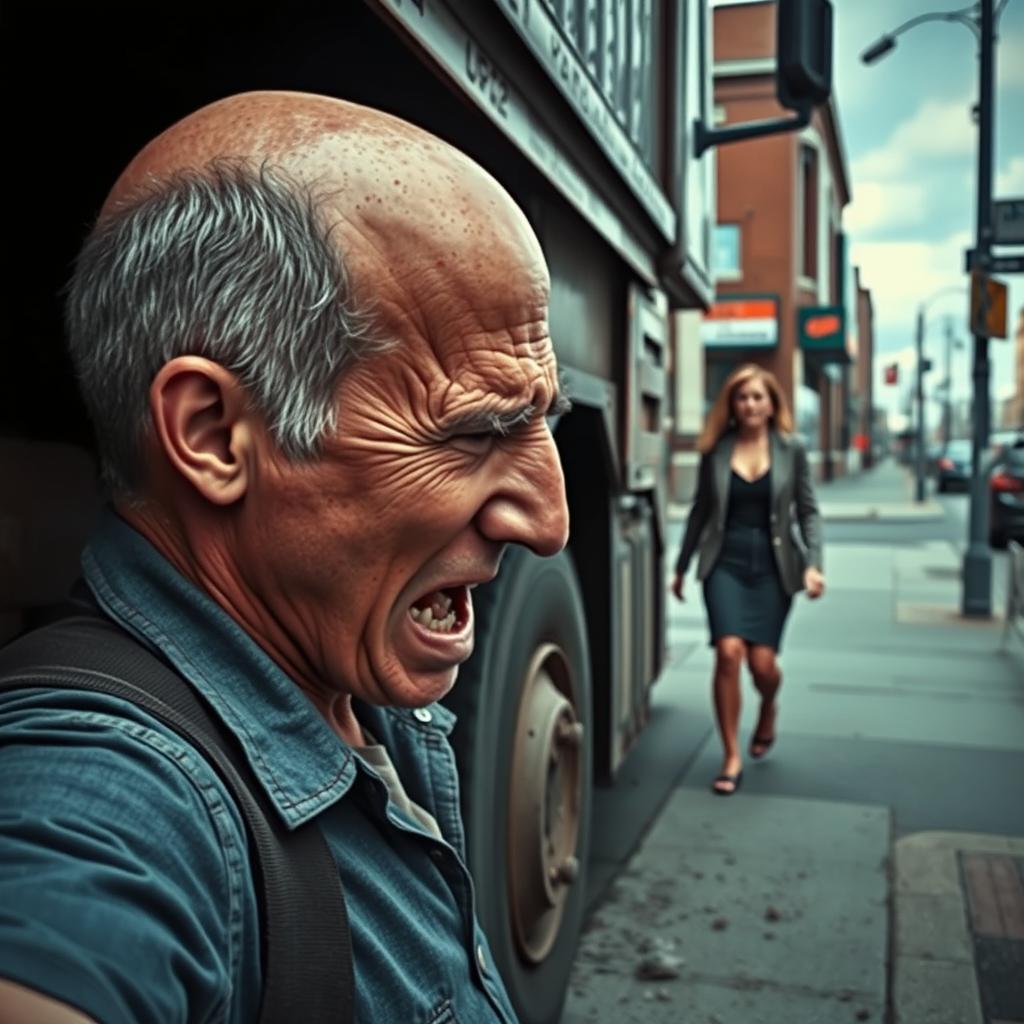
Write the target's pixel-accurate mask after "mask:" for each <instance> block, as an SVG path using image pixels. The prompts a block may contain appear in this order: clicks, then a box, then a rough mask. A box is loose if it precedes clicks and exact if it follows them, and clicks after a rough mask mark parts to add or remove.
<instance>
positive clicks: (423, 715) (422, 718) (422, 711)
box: [412, 708, 434, 725]
mask: <svg viewBox="0 0 1024 1024" xmlns="http://www.w3.org/2000/svg"><path fill="white" fill-rule="evenodd" d="M412 717H413V718H415V719H416V721H417V722H422V723H423V724H424V725H426V724H427V722H432V721H433V720H434V716H433V715H432V714H431V713H430V712H429V711H428V710H427V709H426V708H417V709H416V710H415V711H414V712H413V713H412Z"/></svg>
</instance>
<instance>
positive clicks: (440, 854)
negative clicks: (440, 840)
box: [430, 846, 444, 864]
mask: <svg viewBox="0 0 1024 1024" xmlns="http://www.w3.org/2000/svg"><path fill="white" fill-rule="evenodd" d="M430 859H431V860H432V861H433V862H434V863H435V864H440V863H441V862H442V861H443V860H444V850H442V849H441V848H440V847H438V846H434V847H431V850H430Z"/></svg>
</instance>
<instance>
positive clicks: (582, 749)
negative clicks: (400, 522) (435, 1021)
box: [445, 548, 593, 1024]
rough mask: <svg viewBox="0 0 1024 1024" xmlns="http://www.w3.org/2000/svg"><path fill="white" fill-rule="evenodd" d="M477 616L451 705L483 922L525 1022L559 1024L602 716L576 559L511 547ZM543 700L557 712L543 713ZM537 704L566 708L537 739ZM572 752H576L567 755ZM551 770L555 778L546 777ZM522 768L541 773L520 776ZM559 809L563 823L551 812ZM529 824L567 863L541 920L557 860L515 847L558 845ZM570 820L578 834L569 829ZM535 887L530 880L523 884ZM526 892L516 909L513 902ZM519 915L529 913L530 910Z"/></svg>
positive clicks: (581, 892) (580, 903)
mask: <svg viewBox="0 0 1024 1024" xmlns="http://www.w3.org/2000/svg"><path fill="white" fill-rule="evenodd" d="M473 607H474V613H475V616H476V649H475V651H474V654H473V657H472V658H471V659H470V660H469V661H468V662H467V663H466V664H465V665H464V666H463V667H462V669H461V671H460V673H459V678H458V681H457V682H456V685H455V689H454V690H453V691H452V693H451V694H450V695H449V696H448V697H447V698H446V700H445V703H446V704H447V705H448V706H449V707H450V708H451V709H452V710H453V711H454V712H455V713H456V714H457V715H458V716H459V723H458V725H457V726H456V728H455V731H454V732H453V734H452V743H453V745H454V747H455V753H456V757H457V758H458V762H459V774H460V776H461V778H462V809H463V815H464V818H465V824H466V834H467V847H468V858H469V866H470V870H471V871H472V873H473V878H474V882H475V884H476V897H477V912H478V914H479V917H480V923H481V925H482V926H483V929H484V932H485V933H486V935H487V938H488V941H489V942H490V944H491V949H492V952H493V954H494V957H495V960H496V961H497V965H498V969H499V970H500V972H501V975H502V978H503V979H504V981H505V986H506V988H507V990H508V993H509V996H510V998H511V1000H512V1003H513V1005H514V1006H515V1008H516V1012H517V1013H518V1015H519V1017H520V1020H521V1021H522V1022H523V1024H556V1022H557V1021H558V1019H559V1017H560V1015H561V1010H562V1006H563V1003H564V1001H565V995H566V991H567V987H568V982H569V974H570V971H571V969H572V965H573V961H574V959H575V955H576V950H577V945H578V942H579V935H580V930H581V927H582V921H583V911H584V904H585V895H586V892H585V890H586V864H587V854H588V849H589V841H590V805H591V786H592V774H593V772H592V760H593V753H592V744H593V739H592V732H593V729H592V724H593V718H592V710H591V695H590V657H589V652H588V649H587V630H586V621H585V618H584V611H583V598H582V595H581V593H580V587H579V583H578V581H577V578H576V573H575V570H574V569H573V566H572V561H571V559H570V558H569V556H568V555H567V554H566V553H564V552H563V553H561V554H559V555H556V556H554V557H553V558H546V559H541V558H538V557H537V556H535V555H533V554H531V553H530V552H529V551H526V550H525V549H522V548H513V549H510V550H509V551H508V552H507V553H506V555H505V558H504V561H503V563H502V567H501V572H500V573H499V575H498V577H497V579H495V580H494V582H492V583H490V584H488V585H487V586H486V587H481V588H479V589H477V590H475V591H474V593H473ZM538 658H540V659H541V660H540V661H539V662H538V660H537V659H538ZM538 664H539V665H541V666H542V668H541V670H539V671H531V666H533V667H536V666H537V665H538ZM531 680H532V682H531ZM551 682H553V683H554V688H552V686H551V685H550V683H551ZM555 691H557V693H556V692H555ZM563 698H564V701H563ZM541 700H547V701H549V702H550V701H555V703H553V704H550V703H549V704H542V705H538V702H539V701H541ZM566 704H567V705H571V706H572V709H573V712H574V715H575V718H576V719H577V720H578V722H579V725H580V726H582V729H580V728H578V727H577V726H576V725H570V724H569V717H568V715H569V713H568V712H567V711H566V710H565V707H564V706H563V705H566ZM538 706H540V707H543V708H548V707H551V708H560V709H561V710H560V712H559V714H560V715H561V717H559V718H558V723H557V724H558V729H556V730H554V731H549V730H548V729H547V727H546V726H541V727H540V728H538V729H535V730H534V732H529V730H523V731H521V730H520V729H519V728H518V722H519V720H520V716H521V715H523V716H524V721H525V720H526V719H529V720H530V721H531V722H532V721H533V717H532V714H533V713H534V712H535V710H536V709H537V708H538ZM540 720H541V719H538V721H540ZM548 720H549V719H548V718H545V719H543V721H545V722H546V721H548ZM535 732H539V733H540V734H541V735H542V736H543V735H548V736H549V737H550V736H553V735H555V734H556V733H557V735H558V737H559V739H558V740H557V741H556V742H555V743H554V744H553V745H550V746H543V747H542V748H538V747H537V746H536V744H537V743H539V742H541V741H538V740H536V739H532V740H528V739H526V738H525V737H526V735H527V733H529V735H530V736H533V735H534V733H535ZM569 733H571V734H572V735H571V736H569V735H568V734H569ZM517 743H518V745H519V756H520V758H521V759H522V758H528V759H529V760H528V761H525V762H524V761H523V760H520V766H519V770H518V771H517V772H515V773H513V770H512V766H513V760H514V758H515V757H516V754H517V750H516V747H517ZM567 746H568V747H569V748H571V749H569V750H566V747H567ZM538 749H543V751H545V756H544V758H538V757H536V756H534V755H535V752H536V751H537V750H538ZM549 754H550V756H551V760H550V762H548V761H547V757H548V755H549ZM559 761H561V763H559V764H558V766H556V767H552V766H553V765H555V764H556V762H559ZM544 763H547V767H546V768H541V769H540V770H537V769H536V766H537V765H542V764H544ZM524 764H527V765H529V766H530V767H532V768H534V770H533V771H530V770H527V771H526V772H524V771H522V768H523V766H524ZM563 764H564V765H565V767H563V766H562V765H563ZM541 776H542V777H543V779H544V780H545V781H544V782H543V792H544V793H545V794H546V799H545V800H544V801H543V803H542V806H540V807H537V808H536V810H537V812H538V813H537V815H536V817H535V816H534V815H519V816H518V817H517V822H519V823H518V824H512V823H511V818H512V808H513V807H516V806H520V807H522V806H530V807H534V806H535V805H534V804H533V803H529V802H528V803H527V804H526V805H524V804H523V800H524V799H526V800H528V801H529V800H531V799H532V795H533V794H536V792H537V791H538V785H537V780H538V779H539V778H540V777H541ZM524 778H528V779H532V780H533V785H529V784H528V783H526V782H523V781H522V780H523V779H524ZM553 780H554V781H553ZM513 783H515V784H516V786H517V789H516V790H515V796H514V795H513V788H512V785H513ZM566 792H574V793H576V794H577V799H576V800H575V801H573V800H565V799H560V800H558V801H557V802H556V804H552V803H551V799H552V794H554V795H556V796H557V795H560V794H564V793H566ZM553 807H554V808H555V813H554V814H552V813H550V812H551V811H552V808H553ZM565 815H569V816H570V817H565ZM524 818H526V819H529V821H530V822H536V821H543V823H544V827H543V828H542V829H541V830H540V831H541V833H543V834H544V835H547V834H548V833H547V826H548V825H549V824H550V822H551V820H552V819H554V820H555V827H554V828H553V829H552V830H551V833H552V834H553V835H555V837H556V840H557V842H556V844H555V845H557V846H559V847H560V850H561V852H560V853H558V854H557V858H558V864H559V865H563V866H564V867H563V869H562V871H561V873H560V880H559V881H558V882H557V883H556V882H554V881H552V882H551V887H552V888H555V887H556V886H557V888H556V892H557V897H558V898H557V901H556V903H555V904H553V905H552V909H550V910H548V911H546V912H545V913H544V914H543V915H539V916H536V917H535V916H533V914H532V910H531V911H530V912H525V911H524V910H523V909H522V908H523V907H524V905H525V904H530V906H531V907H532V906H533V904H534V903H535V902H536V901H537V900H539V899H540V897H541V895H542V894H543V892H544V889H545V887H544V886H541V885H539V884H536V880H537V879H538V878H541V877H543V876H544V875H547V874H548V870H547V866H548V864H549V862H548V861H547V860H546V859H545V856H544V855H540V856H537V857H532V856H526V857H523V856H515V855H513V854H512V852H511V848H512V846H513V844H515V846H516V849H517V850H519V851H522V850H524V849H525V850H527V851H531V850H533V849H537V850H540V849H541V848H542V847H545V846H550V845H551V844H545V843H544V842H538V843H526V844H525V845H524V844H523V843H522V841H521V840H522V836H523V835H524V832H523V829H524V827H525V826H524V825H523V824H522V819H524ZM566 821H568V822H571V824H570V825H569V826H568V827H565V828H563V827H562V824H563V823H564V822H566ZM570 833H572V835H570ZM530 834H531V835H533V834H534V833H530ZM568 846H574V850H573V852H572V855H573V856H574V857H575V861H576V863H575V865H573V864H572V863H571V862H570V860H571V859H570V858H565V857H563V854H564V853H565V851H566V849H567V847H568ZM551 863H552V864H553V863H554V861H552V862H551ZM541 869H544V870H543V872H541ZM574 872H575V880H572V879H571V877H570V876H571V875H573V873H574ZM548 877H550V875H548ZM527 878H528V879H532V882H530V883H528V882H526V881H524V879H527ZM517 886H518V891H519V892H520V894H521V895H520V897H519V899H518V901H517V900H516V899H515V898H514V897H513V891H514V890H515V888H516V887H517ZM524 892H525V893H527V895H528V896H529V899H527V898H526V897H524V896H523V895H522V893H524ZM545 905H547V904H545ZM514 907H519V908H521V909H520V912H519V913H517V912H516V910H515V909H514ZM559 908H561V909H560V910H559ZM524 921H527V922H537V921H539V922H541V925H542V926H538V927H537V928H529V929H524V924H523V922H524ZM517 922H518V927H517ZM524 935H525V936H526V937H525V938H524ZM537 936H540V937H541V938H542V939H543V941H540V940H539V939H537ZM548 946H549V947H550V948H546V947H548Z"/></svg>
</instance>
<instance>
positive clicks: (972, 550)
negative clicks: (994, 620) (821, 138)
mask: <svg viewBox="0 0 1024 1024" xmlns="http://www.w3.org/2000/svg"><path fill="white" fill-rule="evenodd" d="M992 5H993V0H981V2H980V4H979V7H980V9H981V11H980V13H981V18H980V29H981V39H980V43H981V46H980V57H979V61H978V210H977V231H976V239H975V243H974V251H975V253H976V257H975V259H976V263H975V267H976V268H977V271H978V272H979V273H981V274H988V270H989V266H990V263H991V257H992V139H993V132H992V126H993V121H994V119H995V89H994V86H993V83H994V81H995V22H994V17H993V9H992ZM976 326H977V325H975V327H976ZM989 374H990V370H989V361H988V338H986V337H985V336H984V335H983V334H978V333H975V335H974V373H973V383H974V402H973V412H972V420H973V423H972V436H973V439H974V443H973V445H972V446H971V504H970V521H969V526H968V544H967V551H966V553H965V554H964V565H963V602H962V604H961V608H960V610H961V612H962V613H963V614H964V615H974V616H979V617H986V618H987V617H988V616H990V615H991V614H992V551H991V549H990V548H989V544H988V515H989V508H988V503H989V494H988V478H987V474H986V473H985V472H984V469H985V467H984V466H983V465H982V456H983V453H984V452H985V451H986V449H987V448H988V435H989V403H990V395H989Z"/></svg>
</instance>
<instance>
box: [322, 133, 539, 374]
mask: <svg viewBox="0 0 1024 1024" xmlns="http://www.w3.org/2000/svg"><path fill="white" fill-rule="evenodd" d="M348 141H351V140H348ZM334 147H335V144H334V142H333V141H332V140H324V143H323V150H324V153H323V158H324V159H323V163H324V165H328V164H330V162H331V161H330V156H331V151H332V150H333V149H334ZM361 155H362V156H363V157H365V159H358V160H355V161H351V162H348V163H346V164H342V163H341V162H340V161H337V162H336V163H335V166H337V167H339V168H341V167H343V168H344V169H343V170H342V171H341V175H340V179H339V182H338V190H337V192H335V193H333V194H332V195H330V196H329V197H328V210H329V215H333V216H334V217H335V218H336V220H335V222H334V225H333V231H334V236H335V238H336V240H337V243H338V245H339V247H340V250H341V252H342V255H343V258H344V261H345V264H346V267H347V269H348V271H349V273H350V277H351V282H352V285H353V289H354V293H355V298H356V300H357V301H360V300H362V301H363V302H365V304H366V305H368V306H369V307H370V308H372V309H374V310H375V312H376V315H377V317H378V318H379V320H380V322H381V326H382V327H383V328H384V330H385V331H390V332H392V333H393V334H395V335H397V337H398V338H399V339H400V341H401V343H402V347H403V349H404V358H405V359H407V360H413V361H419V363H420V364H421V365H424V366H426V365H427V364H435V363H436V364H437V368H438V369H439V370H440V371H441V372H442V373H443V374H444V375H445V376H447V377H448V378H449V379H451V380H452V381H458V382H460V384H461V385H464V386H466V387H470V388H474V387H475V388H481V389H484V388H486V389H489V390H492V391H493V390H494V389H496V388H497V389H499V390H508V391H510V392H514V393H516V394H522V393H524V392H525V391H528V390H530V389H529V387H528V386H527V384H526V378H527V377H530V376H537V375H538V374H539V373H543V374H545V375H547V376H551V377H553V375H554V369H553V366H554V357H553V353H552V351H551V343H550V338H549V331H548V320H547V317H548V293H549V278H548V271H547V266H546V264H545V261H544V257H543V253H542V251H541V248H540V245H539V243H538V241H537V238H536V236H535V235H534V233H533V231H532V229H531V228H530V225H529V223H528V222H527V220H526V218H525V216H524V215H523V213H522V211H520V210H519V208H518V207H517V206H516V205H515V203H514V202H513V201H512V199H511V198H510V197H509V196H508V195H507V193H505V191H504V190H503V189H502V188H501V187H500V186H499V185H498V184H497V183H496V182H495V181H494V180H493V179H491V178H490V177H489V176H488V175H487V174H486V173H484V172H483V171H482V170H481V169H480V168H478V167H477V166H476V165H475V164H473V163H472V162H471V161H469V160H468V159H467V158H465V157H464V156H462V154H460V153H457V152H456V151H454V150H451V149H450V148H449V147H447V146H444V145H443V144H436V145H435V144H434V143H433V140H428V141H426V142H420V141H419V140H417V141H416V142H414V143H413V144H411V145H410V144H409V143H408V142H407V141H406V140H388V139H384V140H381V139H370V140H367V142H366V145H365V148H363V149H362V151H361Z"/></svg>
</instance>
